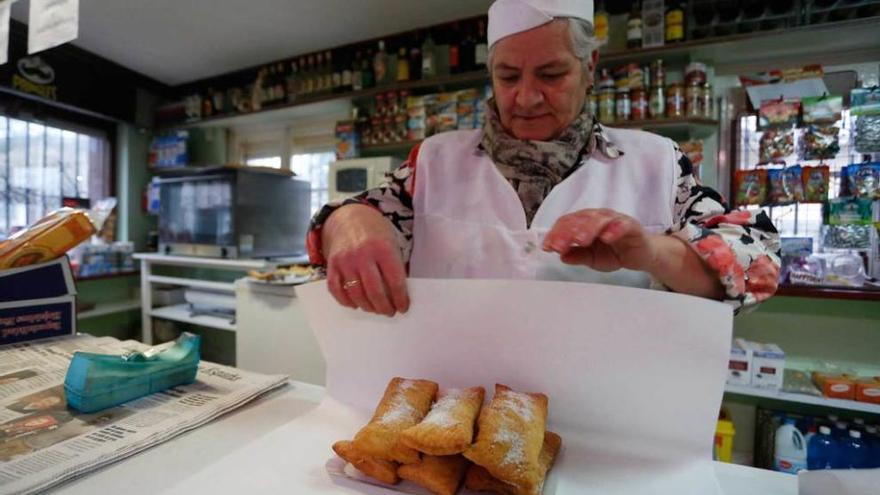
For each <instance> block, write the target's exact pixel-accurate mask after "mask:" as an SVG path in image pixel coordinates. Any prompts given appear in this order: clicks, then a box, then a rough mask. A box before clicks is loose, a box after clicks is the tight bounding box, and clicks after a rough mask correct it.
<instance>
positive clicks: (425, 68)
mask: <svg viewBox="0 0 880 495" xmlns="http://www.w3.org/2000/svg"><path fill="white" fill-rule="evenodd" d="M436 75H437V45H435V44H434V40H433V39H432V38H431V33H428V35H427V36H426V37H425V42H424V43H422V78H423V79H429V78H431V77H435V76H436Z"/></svg>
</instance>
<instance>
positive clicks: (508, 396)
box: [499, 390, 534, 422]
mask: <svg viewBox="0 0 880 495" xmlns="http://www.w3.org/2000/svg"><path fill="white" fill-rule="evenodd" d="M532 401H533V399H532V397H531V396H529V395H527V394H522V393H519V392H514V391H512V390H510V391H507V392H505V394H504V399H503V400H502V401H500V404H499V405H500V406H501V407H503V408H506V409H509V410H511V411H513V413H514V414H516V415H517V416H519V417H520V418H522V419H523V420H524V421H527V422H528V421H531V420H532V418H534V414H533V413H532Z"/></svg>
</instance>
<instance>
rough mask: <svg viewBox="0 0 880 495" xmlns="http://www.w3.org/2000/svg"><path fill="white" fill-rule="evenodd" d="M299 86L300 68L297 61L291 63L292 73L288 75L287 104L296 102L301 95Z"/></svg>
mask: <svg viewBox="0 0 880 495" xmlns="http://www.w3.org/2000/svg"><path fill="white" fill-rule="evenodd" d="M297 84H299V67H298V66H297V65H296V60H293V61H291V62H290V73H288V74H287V102H288V103H293V102H294V101H296V97H297V96H298V93H299V88H298V87H297Z"/></svg>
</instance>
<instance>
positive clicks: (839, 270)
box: [823, 253, 867, 287]
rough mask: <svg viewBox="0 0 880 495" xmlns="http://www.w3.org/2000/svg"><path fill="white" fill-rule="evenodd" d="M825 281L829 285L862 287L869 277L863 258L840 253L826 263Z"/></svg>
mask: <svg viewBox="0 0 880 495" xmlns="http://www.w3.org/2000/svg"><path fill="white" fill-rule="evenodd" d="M826 265H827V266H826V269H825V277H824V279H823V281H824V282H825V283H826V284H828V285H839V286H844V287H862V286H863V285H864V284H865V280H866V279H867V276H866V275H865V263H864V261H862V258H861V257H860V256H859V255H857V254H853V253H840V254H838V255H835V256H834V257H832V258H831V259H829V260H828V261H827V262H826Z"/></svg>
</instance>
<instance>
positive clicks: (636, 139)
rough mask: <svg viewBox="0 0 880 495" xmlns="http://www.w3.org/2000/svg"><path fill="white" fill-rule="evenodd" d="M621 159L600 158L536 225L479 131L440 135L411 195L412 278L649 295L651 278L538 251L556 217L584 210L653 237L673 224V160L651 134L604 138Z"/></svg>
mask: <svg viewBox="0 0 880 495" xmlns="http://www.w3.org/2000/svg"><path fill="white" fill-rule="evenodd" d="M606 130H607V135H608V137H609V140H610V141H611V142H613V143H614V144H615V145H616V146H617V147H618V148H619V149H621V150H622V151H623V152H624V155H623V156H621V157H619V158H616V159H611V158H608V157H606V156H604V155H603V154H602V153H601V152H599V151H598V150H596V151H595V152H593V153H592V156H591V157H590V158H589V159H587V161H586V163H584V164H583V165H582V166H581V167H580V168H579V169H578V170H576V171H575V172H574V173H572V174H571V175H570V176H569V177H567V178H566V179H565V180H564V181H562V182H561V183H559V184H558V185H557V186H556V187H554V188H553V189H552V190H551V191H550V194H549V195H548V196H547V198H546V199H545V200H544V202H543V203H542V204H541V206H540V208H539V209H538V211H537V213H536V214H535V217H534V219H533V220H532V224H531V226H529V227H527V226H526V216H525V212H524V210H523V207H522V203H521V202H520V199H519V196H517V194H516V191H514V189H513V187H512V186H511V185H510V183H508V182H507V180H506V179H505V178H504V176H502V175H501V172H499V171H498V169H497V168H496V167H495V165H494V164H493V163H492V160H491V159H490V158H489V156H488V155H487V154H486V153H484V152H482V151H480V150H479V149H478V144H479V142H480V139H481V136H482V131H480V130H476V131H460V132H449V133H443V134H439V135H437V136H434V137H432V138H430V139H427V140H426V141H425V142H424V143H423V144H422V146H421V149H420V151H419V155H418V158H417V166H416V177H415V191H414V194H413V210H414V213H415V220H414V225H413V250H412V257H411V258H410V276H412V277H422V278H483V279H533V280H562V281H577V282H593V283H602V284H612V285H624V286H630V287H643V288H647V287H648V286H649V285H650V278H649V276H648V274H647V273H644V272H636V271H631V270H618V271H616V272H611V273H602V272H597V271H595V270H591V269H588V268H586V267H584V266H572V265H566V264H564V263H562V262H561V261H560V259H559V255H558V254H556V253H546V252H544V251H543V250H542V249H541V246H542V243H543V240H544V236H545V235H546V234H547V232H548V231H549V230H550V229H551V228H552V227H553V225H554V223H555V222H556V220H557V219H559V217H561V216H563V215H565V214H567V213H572V212H575V211H578V210H582V209H585V208H611V209H613V210H616V211H619V212H621V213H625V214H627V215H629V216H631V217H633V218H635V219H637V220H639V221H640V222H641V223H642V225H643V226H644V227H645V229H646V230H647V231H648V232H650V233H660V232H664V231H665V230H666V229H668V228H669V227H670V226H672V222H673V207H674V201H675V175H674V174H675V173H676V170H677V167H676V163H675V151H674V148H673V146H672V142H671V141H669V140H668V139H665V138H661V137H659V136H656V135H654V134H649V133H645V132H638V131H627V130H620V129H607V128H606Z"/></svg>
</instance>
